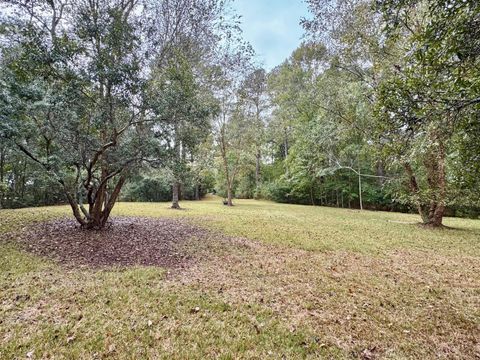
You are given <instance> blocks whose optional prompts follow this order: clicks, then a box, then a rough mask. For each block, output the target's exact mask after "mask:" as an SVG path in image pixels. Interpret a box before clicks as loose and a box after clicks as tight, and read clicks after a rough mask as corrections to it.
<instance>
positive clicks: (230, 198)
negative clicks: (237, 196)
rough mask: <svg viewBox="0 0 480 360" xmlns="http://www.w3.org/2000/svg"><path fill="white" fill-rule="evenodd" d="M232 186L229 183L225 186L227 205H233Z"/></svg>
mask: <svg viewBox="0 0 480 360" xmlns="http://www.w3.org/2000/svg"><path fill="white" fill-rule="evenodd" d="M232 197H233V196H232V186H231V185H230V184H229V185H228V188H227V206H233V201H232Z"/></svg>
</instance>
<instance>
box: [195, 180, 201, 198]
mask: <svg viewBox="0 0 480 360" xmlns="http://www.w3.org/2000/svg"><path fill="white" fill-rule="evenodd" d="M195 200H200V185H199V184H198V183H197V184H195Z"/></svg>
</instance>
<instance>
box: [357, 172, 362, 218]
mask: <svg viewBox="0 0 480 360" xmlns="http://www.w3.org/2000/svg"><path fill="white" fill-rule="evenodd" d="M358 200H359V201H360V210H363V199H362V175H361V174H360V168H359V169H358Z"/></svg>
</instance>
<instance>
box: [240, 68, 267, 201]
mask: <svg viewBox="0 0 480 360" xmlns="http://www.w3.org/2000/svg"><path fill="white" fill-rule="evenodd" d="M239 95H240V100H241V101H242V102H243V105H244V106H245V112H246V115H248V116H249V117H250V118H251V129H252V130H253V132H254V134H253V137H254V151H255V196H258V194H259V191H260V190H259V187H260V169H261V160H262V147H263V145H264V143H265V130H266V126H267V116H268V114H267V111H268V109H269V98H268V94H267V74H266V72H265V70H264V69H262V68H257V69H254V70H253V71H252V72H251V73H249V74H247V77H246V78H245V80H244V81H243V83H242V84H241V88H240V91H239Z"/></svg>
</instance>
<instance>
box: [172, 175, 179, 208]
mask: <svg viewBox="0 0 480 360" xmlns="http://www.w3.org/2000/svg"><path fill="white" fill-rule="evenodd" d="M179 188H180V183H179V182H178V181H176V180H175V181H174V183H173V185H172V209H180V204H179V203H178V190H179Z"/></svg>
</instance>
